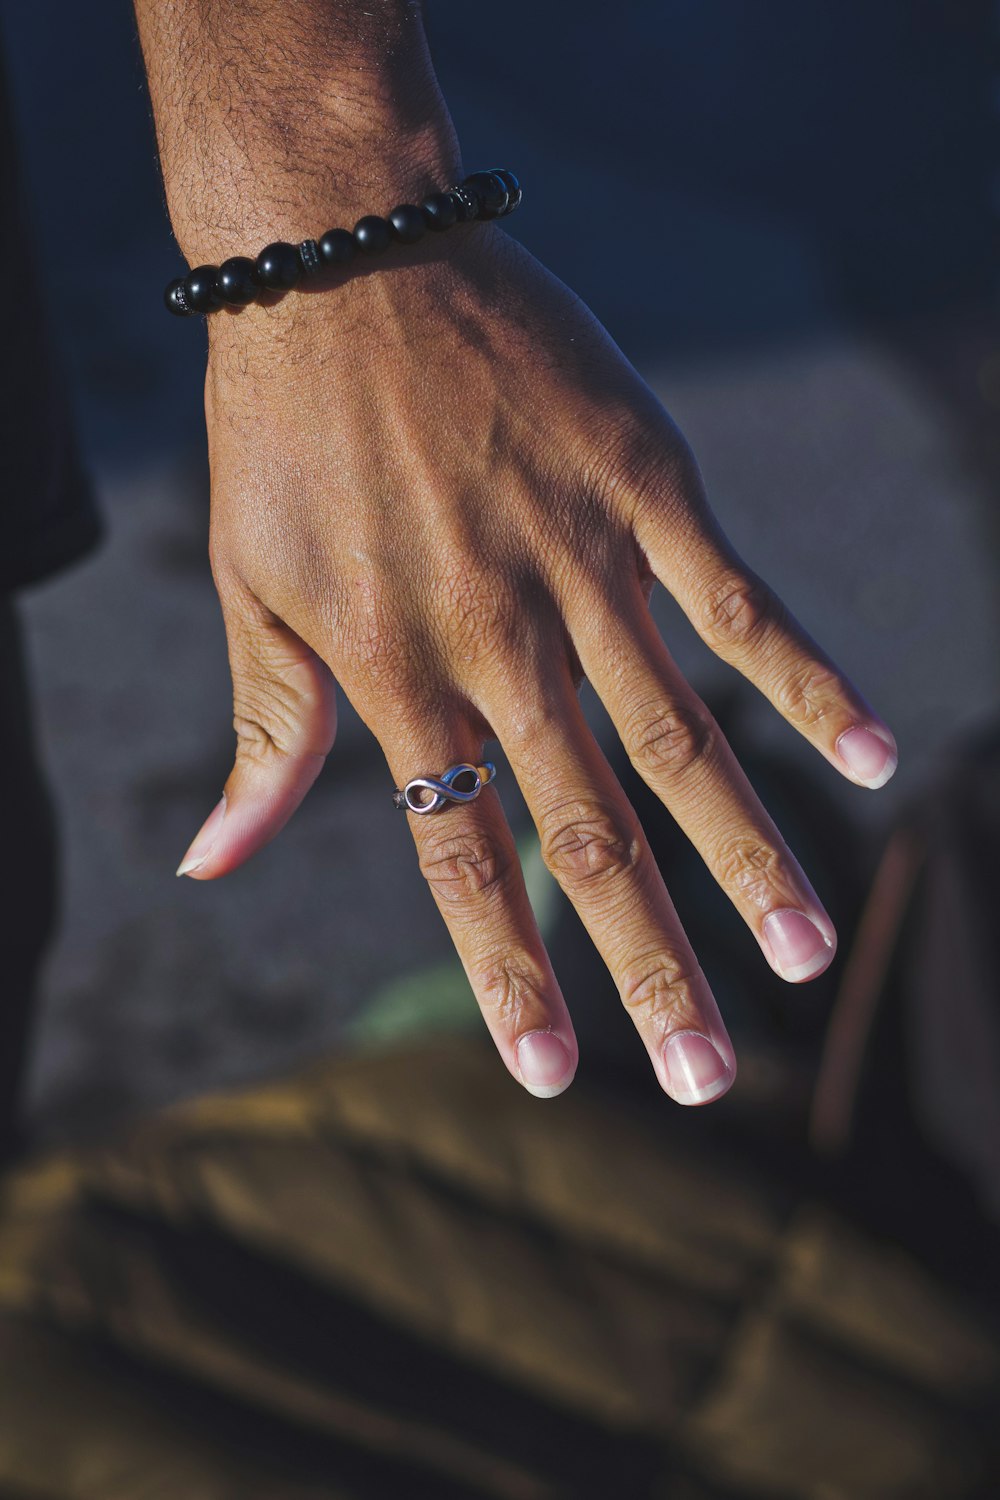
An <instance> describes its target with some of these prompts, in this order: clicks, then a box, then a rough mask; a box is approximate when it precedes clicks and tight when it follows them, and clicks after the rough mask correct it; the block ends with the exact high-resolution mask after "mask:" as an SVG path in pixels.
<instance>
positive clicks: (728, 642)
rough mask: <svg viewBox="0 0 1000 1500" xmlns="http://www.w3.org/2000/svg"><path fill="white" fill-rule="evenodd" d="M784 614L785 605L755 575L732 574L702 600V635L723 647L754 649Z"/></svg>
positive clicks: (714, 585) (718, 583) (713, 587)
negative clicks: (752, 647) (783, 607)
mask: <svg viewBox="0 0 1000 1500" xmlns="http://www.w3.org/2000/svg"><path fill="white" fill-rule="evenodd" d="M781 615H782V606H781V604H780V602H779V600H778V598H777V596H776V595H775V594H774V593H773V592H772V590H771V589H769V588H768V586H767V584H766V583H764V582H763V581H762V580H761V579H759V578H755V577H754V576H753V575H752V574H743V573H731V574H728V575H726V576H725V577H724V578H723V579H721V580H720V581H719V582H717V583H715V584H713V585H712V587H711V588H710V589H708V591H707V592H706V594H705V596H704V598H703V600H702V606H701V627H702V634H703V635H704V636H705V637H706V639H707V640H708V641H709V642H710V643H713V644H718V645H719V646H721V647H723V648H727V647H729V648H731V647H739V648H745V647H748V646H755V645H757V644H758V643H759V641H760V640H761V639H762V638H763V637H764V636H765V635H766V634H767V632H768V631H769V630H770V629H771V627H772V626H773V625H775V624H777V623H778V622H779V621H780V619H781Z"/></svg>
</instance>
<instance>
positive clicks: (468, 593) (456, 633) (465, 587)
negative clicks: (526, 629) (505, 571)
mask: <svg viewBox="0 0 1000 1500" xmlns="http://www.w3.org/2000/svg"><path fill="white" fill-rule="evenodd" d="M439 597H440V599H441V601H442V604H443V606H444V612H445V617H446V619H447V621H448V632H449V636H450V638H451V639H453V640H454V641H455V642H456V643H457V644H458V646H459V648H460V650H461V652H462V655H463V656H464V657H465V659H466V660H467V661H469V662H475V661H476V660H478V659H480V658H482V657H484V656H490V657H492V656H496V655H497V654H498V653H500V654H503V653H505V652H508V651H513V650H515V649H516V647H517V645H518V641H519V638H520V636H521V634H522V632H523V612H522V611H519V609H518V605H517V600H516V598H515V597H514V591H513V590H512V589H511V587H510V586H509V585H508V583H507V582H506V580H505V579H503V578H502V577H498V576H491V575H489V574H488V573H486V572H484V571H483V570H482V569H481V568H477V567H473V566H471V565H470V564H469V561H468V559H467V558H466V557H464V556H453V558H452V560H451V562H450V564H449V565H448V567H447V568H446V569H445V570H444V573H443V575H442V582H441V592H440V596H439ZM519 616H521V617H522V618H521V623H519Z"/></svg>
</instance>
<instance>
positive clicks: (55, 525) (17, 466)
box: [0, 60, 102, 592]
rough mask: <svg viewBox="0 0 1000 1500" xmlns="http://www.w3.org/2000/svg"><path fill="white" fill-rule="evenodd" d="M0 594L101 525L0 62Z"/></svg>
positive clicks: (76, 549) (74, 552) (52, 566)
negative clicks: (56, 348) (62, 366)
mask: <svg viewBox="0 0 1000 1500" xmlns="http://www.w3.org/2000/svg"><path fill="white" fill-rule="evenodd" d="M0 205H2V208H0V214H2V219H3V225H4V233H3V234H0V286H3V287H4V288H5V291H4V296H3V299H2V304H0V307H2V310H0V591H4V592H9V591H10V590H13V589H16V588H20V587H22V586H23V585H25V584H29V583H36V582H38V581H40V580H41V579H43V578H46V577H48V576H49V575H50V574H51V573H54V572H56V571H57V570H58V569H59V568H62V567H65V566H66V565H67V564H68V563H71V562H73V561H75V560H76V559H77V558H78V557H81V556H82V555H83V554H84V553H86V552H87V551H89V550H90V548H91V547H93V546H94V544H95V543H96V542H97V540H98V539H99V537H100V535H101V530H102V528H101V522H100V519H99V516H98V513H97V509H96V506H95V504H94V498H93V494H92V491H91V486H90V483H89V480H88V478H87V475H86V474H85V473H84V470H83V468H82V466H81V464H80V459H79V455H78V452H77V445H76V439H75V435H74V432H73V425H72V420H71V417H70V411H69V405H68V402H67V398H66V392H65V389H64V387H63V383H62V380H61V379H60V376H59V371H58V367H57V364H56V361H55V359H54V357H53V352H52V348H51V345H50V341H49V337H48V333H47V330H46V327H45V319H44V315H43V309H42V303H41V297H40V291H39V287H38V284H37V281H36V279H35V276H34V274H33V267H34V264H35V257H34V255H32V253H31V229H30V225H29V223H28V216H27V214H26V212H25V207H24V202H23V199H22V194H21V186H20V182H19V180H18V171H17V163H16V156H15V142H14V136H13V129H12V124H11V117H10V111H9V105H8V99H7V90H6V84H5V79H4V76H3V69H2V60H0Z"/></svg>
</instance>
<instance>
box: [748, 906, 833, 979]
mask: <svg viewBox="0 0 1000 1500" xmlns="http://www.w3.org/2000/svg"><path fill="white" fill-rule="evenodd" d="M764 936H765V937H766V938H767V944H768V947H769V948H770V950H771V957H772V959H773V961H774V967H775V968H776V969H777V971H778V973H779V974H780V975H781V977H782V979H788V980H790V981H791V982H792V983H793V984H795V983H798V982H799V981H800V980H802V979H812V977H813V975H814V974H820V973H822V971H823V970H824V969H825V968H827V966H828V965H829V964H830V963H831V962H832V960H833V955H834V952H835V951H836V949H835V945H834V944H833V943H832V942H831V941H830V939H829V938H828V937H826V936H825V935H824V934H823V933H822V932H820V930H819V928H818V927H817V926H816V924H815V922H812V921H810V919H809V918H808V917H807V916H806V915H805V913H804V912H801V911H773V912H772V913H771V915H770V916H769V917H766V918H765V919H764Z"/></svg>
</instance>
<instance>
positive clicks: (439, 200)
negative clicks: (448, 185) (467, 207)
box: [420, 193, 458, 231]
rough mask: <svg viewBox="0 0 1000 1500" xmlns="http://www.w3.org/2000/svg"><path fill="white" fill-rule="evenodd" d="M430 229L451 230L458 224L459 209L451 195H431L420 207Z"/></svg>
mask: <svg viewBox="0 0 1000 1500" xmlns="http://www.w3.org/2000/svg"><path fill="white" fill-rule="evenodd" d="M420 211H421V213H422V214H423V216H424V223H425V224H426V225H427V228H428V229H434V230H437V231H440V230H442V229H450V228H451V226H452V225H453V224H457V223H458V209H457V208H456V207H455V200H454V199H453V198H452V196H451V194H450V193H431V194H430V196H429V197H427V198H425V199H424V201H423V203H421V205H420Z"/></svg>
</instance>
